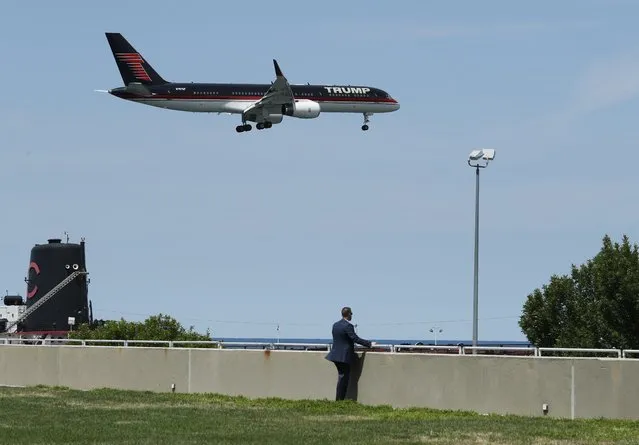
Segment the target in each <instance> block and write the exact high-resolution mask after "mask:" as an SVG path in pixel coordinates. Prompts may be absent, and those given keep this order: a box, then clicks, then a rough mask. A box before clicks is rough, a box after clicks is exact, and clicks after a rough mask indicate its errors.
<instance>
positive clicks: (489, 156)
mask: <svg viewBox="0 0 639 445" xmlns="http://www.w3.org/2000/svg"><path fill="white" fill-rule="evenodd" d="M493 159H495V150H493V149H492V148H485V149H480V150H473V151H471V152H470V155H469V156H468V165H470V166H471V167H473V168H474V169H475V267H474V282H473V346H474V347H476V346H477V319H478V312H479V169H480V168H486V167H487V166H488V163H489V162H490V161H492V160H493ZM476 353H477V350H475V349H473V354H476Z"/></svg>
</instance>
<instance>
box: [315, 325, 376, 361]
mask: <svg viewBox="0 0 639 445" xmlns="http://www.w3.org/2000/svg"><path fill="white" fill-rule="evenodd" d="M355 343H357V344H359V345H362V346H366V347H368V348H370V347H371V342H370V341H368V340H364V339H363V338H360V337H358V336H357V334H356V333H355V328H354V327H353V325H352V324H350V323H349V322H348V321H347V320H345V319H343V318H342V319H341V320H340V321H337V322H335V323H334V324H333V347H332V348H331V350H330V352H329V353H328V354H327V355H326V359H327V360H330V361H332V362H342V363H352V362H353V360H354V358H355Z"/></svg>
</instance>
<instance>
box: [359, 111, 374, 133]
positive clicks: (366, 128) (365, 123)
mask: <svg viewBox="0 0 639 445" xmlns="http://www.w3.org/2000/svg"><path fill="white" fill-rule="evenodd" d="M372 115H373V114H372V113H364V125H362V131H366V130H368V125H367V124H368V123H369V122H370V119H368V118H369V117H371V116H372Z"/></svg>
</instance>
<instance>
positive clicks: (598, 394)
mask: <svg viewBox="0 0 639 445" xmlns="http://www.w3.org/2000/svg"><path fill="white" fill-rule="evenodd" d="M325 354H326V353H325V352H298V351H262V350H223V349H222V350H211V349H177V348H176V349H172V348H135V347H133V348H119V347H82V346H20V345H3V346H0V384H2V385H37V384H44V385H61V386H68V387H71V388H77V389H90V388H103V387H109V388H120V389H133V390H150V391H162V392H168V391H171V385H172V384H175V391H176V392H214V393H220V394H227V395H244V396H247V397H281V398H287V399H333V398H334V395H335V384H336V378H337V373H336V369H335V366H334V365H333V364H332V363H331V362H328V361H327V360H325V359H324V355H325ZM638 391H639V360H631V359H596V358H563V359H562V358H534V357H508V356H499V357H490V356H481V355H477V356H473V355H462V356H456V355H431V354H391V353H366V354H360V363H359V365H358V366H357V367H356V369H355V372H354V376H353V380H352V382H351V386H350V388H349V396H350V397H353V398H356V399H357V400H358V401H359V402H361V403H364V404H387V405H392V406H395V407H411V406H414V407H430V408H438V409H453V410H470V411H477V412H481V413H499V414H521V415H532V416H541V415H543V413H542V409H541V408H542V404H543V403H547V404H548V405H549V408H550V409H549V412H548V414H547V415H548V416H551V417H566V418H571V417H575V418H577V417H585V418H593V417H606V418H631V419H639V398H637V396H636V394H637V393H638Z"/></svg>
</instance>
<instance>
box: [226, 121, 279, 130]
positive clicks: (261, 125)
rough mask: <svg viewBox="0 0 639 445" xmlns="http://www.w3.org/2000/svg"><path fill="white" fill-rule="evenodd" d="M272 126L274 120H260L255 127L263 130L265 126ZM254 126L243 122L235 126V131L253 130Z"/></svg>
mask: <svg viewBox="0 0 639 445" xmlns="http://www.w3.org/2000/svg"><path fill="white" fill-rule="evenodd" d="M272 126H273V122H268V121H266V122H258V123H257V125H256V126H255V128H257V129H258V130H263V129H265V128H271V127H272ZM252 128H253V127H252V126H251V124H242V125H238V126H237V127H235V131H237V132H238V133H242V132H243V131H251V129H252Z"/></svg>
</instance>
